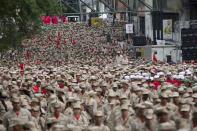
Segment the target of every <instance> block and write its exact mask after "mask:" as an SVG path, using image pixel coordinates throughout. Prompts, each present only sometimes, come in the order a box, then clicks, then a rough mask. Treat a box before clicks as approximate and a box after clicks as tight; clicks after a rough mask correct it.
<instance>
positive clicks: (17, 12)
mask: <svg viewBox="0 0 197 131" xmlns="http://www.w3.org/2000/svg"><path fill="white" fill-rule="evenodd" d="M20 11H21V10H20V9H19V8H16V15H17V16H18V14H19V12H20Z"/></svg>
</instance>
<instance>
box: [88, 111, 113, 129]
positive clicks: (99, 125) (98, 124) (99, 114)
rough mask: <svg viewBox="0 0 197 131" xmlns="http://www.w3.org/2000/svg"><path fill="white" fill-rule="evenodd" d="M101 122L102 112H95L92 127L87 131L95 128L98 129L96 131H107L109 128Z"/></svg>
mask: <svg viewBox="0 0 197 131" xmlns="http://www.w3.org/2000/svg"><path fill="white" fill-rule="evenodd" d="M103 120H104V119H103V113H102V111H97V112H96V114H95V122H94V124H93V125H92V126H90V127H89V128H88V130H91V131H93V130H94V129H95V128H96V129H98V131H109V127H107V126H105V125H104V124H103Z"/></svg>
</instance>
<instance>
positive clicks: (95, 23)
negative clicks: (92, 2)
mask: <svg viewBox="0 0 197 131" xmlns="http://www.w3.org/2000/svg"><path fill="white" fill-rule="evenodd" d="M91 25H92V26H97V27H98V26H101V25H102V19H101V18H98V17H95V18H91Z"/></svg>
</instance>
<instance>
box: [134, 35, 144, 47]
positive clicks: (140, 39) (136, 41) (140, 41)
mask: <svg viewBox="0 0 197 131" xmlns="http://www.w3.org/2000/svg"><path fill="white" fill-rule="evenodd" d="M145 45H146V37H145V36H135V37H134V38H133V46H145Z"/></svg>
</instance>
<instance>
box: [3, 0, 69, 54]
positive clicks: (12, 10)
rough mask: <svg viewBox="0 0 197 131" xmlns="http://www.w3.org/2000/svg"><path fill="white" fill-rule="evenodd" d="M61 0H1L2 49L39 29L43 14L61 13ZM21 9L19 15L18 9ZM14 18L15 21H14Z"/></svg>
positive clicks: (15, 43) (63, 8)
mask: <svg viewBox="0 0 197 131" xmlns="http://www.w3.org/2000/svg"><path fill="white" fill-rule="evenodd" d="M59 2H60V0H0V33H2V32H3V33H4V36H3V38H2V39H0V51H1V50H3V49H7V48H9V47H10V46H17V45H19V44H20V42H21V40H22V39H24V38H26V37H31V36H32V35H33V34H34V33H36V32H37V31H39V29H40V25H41V20H40V17H41V16H42V15H61V10H63V12H65V11H66V10H67V8H66V7H62V8H61V7H60V3H59ZM16 9H20V11H19V12H18V15H17V13H16V12H17V10H16ZM13 18H14V20H15V22H13Z"/></svg>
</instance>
